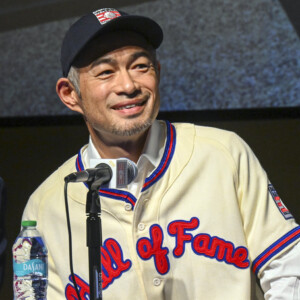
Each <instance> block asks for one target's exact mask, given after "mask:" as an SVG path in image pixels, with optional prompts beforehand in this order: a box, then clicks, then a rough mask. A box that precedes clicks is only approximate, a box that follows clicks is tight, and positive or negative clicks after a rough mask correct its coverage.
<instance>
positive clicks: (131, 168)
mask: <svg viewBox="0 0 300 300" xmlns="http://www.w3.org/2000/svg"><path fill="white" fill-rule="evenodd" d="M127 162H128V165H127V168H128V169H127V174H128V184H129V183H131V182H132V181H133V180H134V179H135V177H136V176H137V174H138V169H137V166H136V164H135V163H134V162H133V161H131V160H129V159H127Z"/></svg>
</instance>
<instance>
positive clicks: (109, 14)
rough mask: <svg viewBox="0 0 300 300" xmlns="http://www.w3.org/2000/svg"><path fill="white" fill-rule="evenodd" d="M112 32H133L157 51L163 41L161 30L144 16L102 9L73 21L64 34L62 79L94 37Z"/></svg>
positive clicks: (112, 9)
mask: <svg viewBox="0 0 300 300" xmlns="http://www.w3.org/2000/svg"><path fill="white" fill-rule="evenodd" d="M114 31H132V32H135V33H137V34H140V35H142V36H143V38H145V39H146V40H147V42H149V44H150V45H152V47H153V48H154V49H157V48H158V47H159V46H160V44H161V42H162V40H163V32H162V29H161V27H160V26H159V25H158V24H157V23H156V22H155V21H153V20H152V19H150V18H148V17H144V16H137V15H129V14H127V13H125V12H122V11H120V10H117V9H114V8H101V9H99V10H97V11H94V12H91V13H89V14H87V15H85V16H83V17H82V18H80V19H79V20H78V21H76V22H75V23H74V24H73V25H72V26H71V27H70V29H69V30H68V31H67V33H66V35H65V37H64V40H63V43H62V48H61V66H62V71H63V76H65V77H66V76H67V75H68V73H69V70H70V68H71V66H72V64H73V63H74V60H75V59H76V58H77V57H78V56H79V54H80V53H81V52H82V50H83V49H84V48H85V46H86V45H87V44H88V43H89V42H90V41H92V40H93V39H94V38H95V37H98V36H100V35H102V34H108V33H110V32H114Z"/></svg>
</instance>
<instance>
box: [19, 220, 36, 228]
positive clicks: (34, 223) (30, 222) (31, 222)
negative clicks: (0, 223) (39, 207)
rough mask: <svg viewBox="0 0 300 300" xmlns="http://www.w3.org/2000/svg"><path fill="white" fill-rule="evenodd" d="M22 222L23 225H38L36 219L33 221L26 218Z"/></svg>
mask: <svg viewBox="0 0 300 300" xmlns="http://www.w3.org/2000/svg"><path fill="white" fill-rule="evenodd" d="M21 224H22V226H23V227H28V226H36V221H33V220H25V221H22V223H21Z"/></svg>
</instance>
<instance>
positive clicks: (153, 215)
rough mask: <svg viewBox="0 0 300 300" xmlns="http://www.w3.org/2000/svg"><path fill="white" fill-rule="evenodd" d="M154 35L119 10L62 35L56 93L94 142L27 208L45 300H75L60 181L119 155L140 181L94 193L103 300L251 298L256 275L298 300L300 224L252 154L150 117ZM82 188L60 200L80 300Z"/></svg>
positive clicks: (155, 92) (156, 67)
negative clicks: (36, 234)
mask: <svg viewBox="0 0 300 300" xmlns="http://www.w3.org/2000/svg"><path fill="white" fill-rule="evenodd" d="M162 38H163V35H162V31H161V28H160V27H159V25H158V24H157V23H156V22H154V21H153V20H151V19H148V18H146V17H137V16H130V15H127V14H125V13H123V12H121V11H118V10H116V9H100V10H98V11H96V12H93V13H90V14H88V15H86V16H84V17H82V18H81V19H80V20H79V21H77V22H76V23H75V24H74V25H72V27H71V28H70V30H69V31H68V33H67V34H66V37H65V39H64V42H63V46H62V59H61V63H62V69H63V75H64V77H63V78H60V79H59V80H58V82H57V93H58V95H59V97H60V99H61V100H62V102H63V103H64V104H65V105H66V106H67V107H69V108H70V109H71V110H73V111H76V112H79V113H80V114H82V115H83V117H84V119H85V122H86V124H87V127H88V130H89V133H90V141H89V144H88V145H86V146H84V147H83V148H82V149H81V150H80V151H79V153H78V155H76V156H74V157H73V158H71V159H70V160H68V161H67V162H66V163H65V164H63V165H62V166H61V167H60V168H59V169H58V170H57V171H56V172H54V173H53V174H52V175H51V176H50V177H49V178H48V179H47V180H46V181H45V182H44V183H43V184H42V185H41V186H40V187H39V188H38V189H37V191H36V192H35V193H34V194H33V195H32V196H31V198H30V200H29V202H28V204H27V206H26V209H25V212H24V216H23V218H24V219H35V220H37V221H38V226H39V230H40V231H41V232H42V234H43V236H44V238H45V241H46V244H47V246H48V251H49V288H48V299H50V300H51V299H65V298H67V299H77V295H76V289H75V285H74V282H73V280H72V277H71V276H70V270H69V269H70V268H69V264H68V252H67V248H68V233H67V225H66V217H65V207H64V197H63V194H64V193H63V189H64V177H65V176H67V175H68V174H70V173H72V172H75V171H76V170H77V171H82V170H84V169H87V168H90V167H93V166H95V161H96V162H98V163H99V162H101V159H107V158H109V159H117V158H120V157H126V158H128V159H130V160H132V161H134V162H135V163H136V164H137V167H138V176H137V177H136V178H135V179H134V181H133V182H132V183H131V184H129V185H128V187H127V188H124V189H100V191H99V194H100V196H101V207H102V213H101V218H102V227H103V228H102V229H103V247H102V249H101V257H102V271H103V272H102V273H103V278H102V279H103V298H104V299H121V298H124V299H155V300H157V299H230V300H232V299H238V300H241V299H243V300H247V299H254V289H253V286H254V282H255V276H257V277H258V278H259V279H260V282H261V285H262V287H263V289H264V291H265V298H266V299H299V295H300V294H299V293H300V288H299V278H300V272H299V267H298V266H299V263H298V261H299V253H300V250H299V249H300V247H299V243H298V241H299V238H300V227H299V226H298V225H297V224H296V222H295V220H294V218H293V216H292V215H291V214H290V212H289V211H288V210H287V208H286V207H285V206H284V204H283V202H282V201H281V199H280V198H279V196H278V195H277V193H276V191H275V189H274V187H273V186H272V185H271V183H270V182H269V181H268V178H267V175H266V173H265V172H264V170H263V169H262V168H261V166H260V164H259V162H258V160H257V159H256V157H255V156H254V154H253V153H252V151H251V150H250V149H249V147H248V146H247V145H246V144H245V143H244V142H243V141H242V140H241V139H240V138H239V137H237V136H236V135H235V134H233V133H230V132H226V131H223V130H218V129H214V128H205V127H200V126H194V125H192V124H170V123H169V122H163V121H157V120H155V119H156V116H157V114H158V110H159V101H160V99H159V88H158V85H159V77H160V64H159V63H158V61H157V59H156V54H155V49H156V48H158V47H159V45H160V44H161V42H162ZM92 162H93V163H92ZM87 191H88V190H87V188H86V186H85V185H84V184H83V183H76V184H72V185H70V188H69V192H68V199H69V211H70V219H71V227H72V232H73V234H74V236H73V261H74V272H75V279H76V283H77V286H78V291H79V294H80V296H81V299H86V298H87V295H88V293H89V286H88V280H89V278H88V253H87V252H88V250H87V247H86V242H85V241H86V233H85V231H86V226H85V222H86V215H85V202H86V193H87ZM99 255H100V249H99ZM297 260H298V261H297Z"/></svg>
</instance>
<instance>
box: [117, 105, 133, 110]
mask: <svg viewBox="0 0 300 300" xmlns="http://www.w3.org/2000/svg"><path fill="white" fill-rule="evenodd" d="M136 106H137V105H136V104H131V105H126V106H123V107H119V108H117V110H121V109H129V108H133V107H136Z"/></svg>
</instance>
